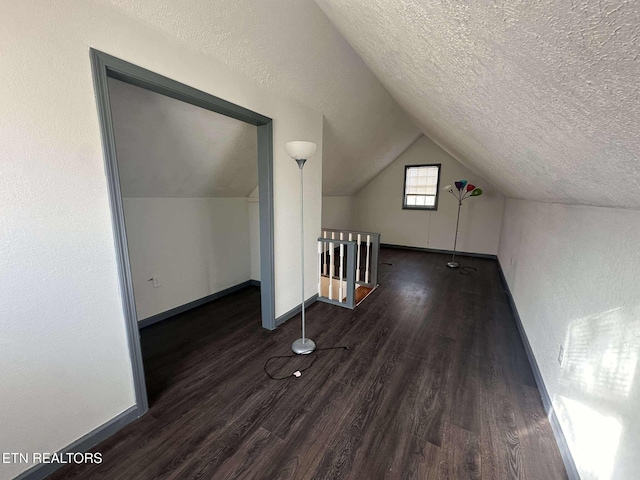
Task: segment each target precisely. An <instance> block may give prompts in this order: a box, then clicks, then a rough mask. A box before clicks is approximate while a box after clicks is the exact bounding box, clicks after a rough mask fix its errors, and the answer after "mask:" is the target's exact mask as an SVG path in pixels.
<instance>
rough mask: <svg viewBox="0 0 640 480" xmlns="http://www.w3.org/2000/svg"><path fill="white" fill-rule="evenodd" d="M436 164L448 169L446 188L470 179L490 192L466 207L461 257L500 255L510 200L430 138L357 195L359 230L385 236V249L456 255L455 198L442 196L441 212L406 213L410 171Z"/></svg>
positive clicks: (444, 177)
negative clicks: (405, 248)
mask: <svg viewBox="0 0 640 480" xmlns="http://www.w3.org/2000/svg"><path fill="white" fill-rule="evenodd" d="M431 163H440V164H442V167H441V169H440V187H441V188H442V187H443V186H445V185H448V184H453V182H454V181H456V180H459V179H462V178H464V179H467V180H468V181H469V183H472V184H474V185H476V186H477V187H480V188H482V190H483V192H484V193H483V195H482V196H480V197H476V198H470V199H468V200H466V201H465V202H464V203H463V205H462V210H461V212H460V230H459V233H458V246H457V249H458V251H462V252H473V253H487V254H493V255H495V254H497V253H498V242H499V239H500V226H501V222H502V209H503V208H504V196H503V195H502V193H500V191H498V190H497V189H496V188H495V187H493V186H492V185H490V184H489V183H487V182H486V181H484V180H483V179H481V178H479V177H478V176H477V175H474V174H473V173H472V172H470V171H469V170H468V169H467V168H465V167H464V166H463V165H462V164H460V163H459V162H458V161H457V160H455V159H454V158H453V157H452V156H451V155H449V154H448V153H447V152H445V151H444V150H442V149H441V148H440V147H438V146H437V145H436V144H435V143H433V142H432V141H431V140H430V139H429V138H427V137H424V136H423V137H421V138H420V139H419V140H418V141H417V142H416V143H414V144H413V145H412V146H411V147H409V148H408V149H407V150H406V151H405V152H404V153H403V154H402V155H400V157H398V158H397V159H396V160H395V161H394V162H393V163H392V164H391V165H389V166H388V167H387V168H386V169H385V170H383V171H382V173H380V175H378V176H377V177H376V178H374V179H373V180H372V181H371V183H369V184H368V185H367V186H366V187H364V188H363V189H362V190H360V191H359V192H358V193H357V194H356V195H355V206H354V209H353V220H354V225H355V228H357V229H358V230H362V231H369V232H378V233H381V234H382V236H381V241H382V242H383V243H391V244H395V245H406V246H412V247H426V248H434V249H442V250H452V249H453V237H454V235H455V227H456V214H457V209H458V203H457V201H456V199H455V198H454V197H453V196H451V194H450V193H447V192H442V191H440V192H439V199H438V210H437V211H429V210H403V209H402V193H403V182H404V167H405V165H420V164H431ZM352 228H353V227H352Z"/></svg>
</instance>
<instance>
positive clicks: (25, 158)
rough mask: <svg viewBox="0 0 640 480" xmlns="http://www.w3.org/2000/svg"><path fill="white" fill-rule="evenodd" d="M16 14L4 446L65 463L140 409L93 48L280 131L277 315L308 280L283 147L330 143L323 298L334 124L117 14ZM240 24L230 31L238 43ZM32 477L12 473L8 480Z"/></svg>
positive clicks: (15, 7)
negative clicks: (62, 453)
mask: <svg viewBox="0 0 640 480" xmlns="http://www.w3.org/2000/svg"><path fill="white" fill-rule="evenodd" d="M183 8H185V7H183ZM2 11H3V13H2V15H3V20H4V22H3V28H2V29H0V43H1V44H2V61H3V67H2V68H1V69H0V84H2V85H3V86H4V88H3V89H2V91H1V92H0V130H1V131H2V135H1V136H0V157H1V158H2V162H0V205H2V208H1V209H0V231H1V232H2V235H0V278H2V288H1V289H0V365H2V368H1V369H0V385H2V395H0V424H1V425H2V430H1V432H0V443H1V445H2V449H3V451H16V452H34V451H36V452H52V451H56V450H58V449H60V448H63V447H64V446H66V445H68V444H70V443H71V442H73V441H75V440H76V439H78V438H79V437H81V436H82V435H84V434H86V433H88V432H90V431H91V430H93V429H94V428H96V427H98V426H100V425H102V424H104V423H105V422H107V421H108V420H110V419H112V418H113V417H115V416H116V415H118V414H119V413H121V412H123V411H124V410H126V409H127V408H129V407H130V406H132V405H133V404H134V401H135V400H134V390H133V383H132V374H131V364H130V358H129V353H128V348H127V340H126V333H125V322H124V318H123V311H122V302H121V297H120V292H119V286H118V277H117V268H116V258H115V249H114V242H113V231H112V228H111V218H110V212H109V202H108V197H107V182H106V178H105V173H104V161H103V156H102V149H101V139H100V130H99V126H98V115H97V111H96V103H95V94H94V90H93V84H92V76H91V66H90V61H89V47H90V46H91V47H95V48H97V49H99V50H102V51H105V52H107V53H109V54H112V55H115V56H117V57H120V58H122V59H124V60H127V61H130V62H133V63H135V64H138V65H140V66H142V67H144V68H147V69H149V70H152V71H154V72H158V73H160V74H162V75H165V76H168V77H170V78H173V79H175V80H177V81H180V82H183V83H186V84H188V85H190V86H193V87H195V88H198V89H200V90H203V91H205V92H208V93H211V94H213V95H216V96H219V97H222V98H224V99H226V100H228V101H230V102H233V103H236V104H239V105H242V106H244V107H246V108H249V109H252V110H254V111H257V112H259V113H261V114H263V115H266V116H269V117H271V118H273V119H274V123H273V127H274V129H273V140H274V142H273V146H274V147H273V148H274V195H275V198H274V201H275V219H274V224H275V225H274V228H275V263H276V271H275V291H276V315H281V314H283V313H284V312H286V311H288V310H290V309H291V308H293V307H295V306H296V305H297V304H298V303H299V298H298V296H299V295H298V291H297V289H295V288H290V286H291V285H292V284H298V282H299V280H300V273H299V265H300V260H299V258H298V256H297V255H292V254H291V252H295V251H298V249H299V240H298V236H297V235H291V234H290V232H291V231H292V230H293V231H296V229H297V227H298V225H299V223H298V222H299V219H298V214H299V211H298V193H299V192H298V168H297V165H296V164H295V162H294V161H293V160H291V158H289V157H288V156H287V153H286V151H285V148H284V144H285V142H287V141H290V140H302V139H304V140H310V141H314V142H316V143H317V144H318V151H317V152H316V154H315V155H314V156H313V157H312V159H310V160H309V161H308V162H307V165H306V166H305V174H306V175H305V177H306V191H305V192H306V201H305V206H306V213H305V215H306V218H305V226H306V239H305V241H306V242H307V249H306V251H307V252H308V261H307V262H306V265H307V267H308V268H307V270H306V272H305V274H306V285H307V286H308V290H307V292H306V293H307V296H311V295H313V291H314V289H315V282H314V281H313V280H314V279H315V278H316V274H317V272H316V263H315V261H314V259H315V238H317V234H318V231H319V229H320V216H321V203H322V193H321V178H322V129H323V118H322V114H321V112H319V111H317V110H314V109H311V108H308V107H306V106H304V105H301V104H299V103H297V102H295V101H292V100H290V99H289V97H288V96H287V92H286V90H285V89H282V90H280V91H277V90H276V89H275V88H272V89H269V90H267V89H265V88H263V87H262V86H261V84H260V83H259V80H260V79H250V78H248V77H246V76H244V75H243V74H240V73H238V72H234V71H232V70H230V69H229V67H228V66H226V65H225V63H224V62H223V61H221V60H219V59H218V57H216V56H215V54H212V53H209V54H208V55H205V54H204V53H202V49H200V48H198V46H197V45H196V46H193V45H192V46H187V44H185V43H184V42H183V41H182V40H180V39H178V38H177V37H175V36H171V35H169V34H167V33H165V32H163V31H162V30H160V29H158V28H156V27H155V26H154V24H153V22H152V21H151V22H148V21H146V20H142V19H140V18H139V17H136V16H132V15H130V14H128V13H126V12H123V11H122V10H121V9H120V8H119V7H117V6H114V5H113V4H111V3H109V2H102V1H97V0H95V1H94V0H91V1H86V2H55V3H50V2H38V3H37V6H36V5H35V4H34V3H33V2H28V1H26V2H4V3H3V8H2ZM236 13H238V15H239V16H241V15H242V12H236ZM237 18H239V17H232V18H231V19H230V20H229V19H227V20H228V21H229V22H230V23H229V24H226V25H225V27H226V28H227V29H228V30H229V31H238V27H237V23H236V20H237ZM239 34H241V33H239ZM28 467H29V465H24V464H20V465H12V464H0V477H2V478H10V477H12V476H15V475H17V474H18V473H19V472H20V471H22V470H25V469H26V468H28Z"/></svg>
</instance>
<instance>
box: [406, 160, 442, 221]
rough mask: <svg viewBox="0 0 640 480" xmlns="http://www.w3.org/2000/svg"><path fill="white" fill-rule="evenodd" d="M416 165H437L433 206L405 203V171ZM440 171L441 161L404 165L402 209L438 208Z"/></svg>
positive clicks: (434, 209)
mask: <svg viewBox="0 0 640 480" xmlns="http://www.w3.org/2000/svg"><path fill="white" fill-rule="evenodd" d="M417 167H437V168H438V181H437V183H436V194H435V195H434V196H435V200H434V202H433V206H432V207H431V206H427V205H407V204H406V200H407V173H408V172H409V169H410V168H417ZM441 173H442V164H441V163H425V164H419V165H405V166H404V178H403V184H402V209H403V210H433V211H436V210H438V197H439V196H440V195H439V193H440V174H441Z"/></svg>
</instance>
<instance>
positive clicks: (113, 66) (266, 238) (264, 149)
mask: <svg viewBox="0 0 640 480" xmlns="http://www.w3.org/2000/svg"><path fill="white" fill-rule="evenodd" d="M89 54H90V57H91V66H92V70H93V84H94V88H95V95H96V103H97V108H98V117H99V122H100V132H101V136H102V152H103V155H104V162H105V173H106V177H107V183H108V190H109V202H110V207H111V220H112V223H113V234H114V242H115V250H116V256H117V263H118V276H119V280H120V293H121V296H122V306H123V310H124V317H125V321H126V325H127V337H128V344H129V352H130V355H131V364H132V370H133V382H134V388H135V395H136V405H137V408H138V416H141V415H144V414H145V413H146V412H147V411H148V410H149V402H148V399H147V388H146V384H145V376H144V367H143V363H142V350H141V348H140V333H139V327H138V317H137V314H136V304H135V297H134V292H133V281H132V276H131V264H130V261H129V250H128V247H127V233H126V227H125V221H124V209H123V204H122V193H121V191H120V177H119V173H118V161H117V154H116V142H115V135H114V129H113V119H112V117H111V106H110V105H111V104H110V99H109V89H108V85H107V78H108V77H111V78H115V79H116V80H120V81H123V82H126V83H129V84H131V85H135V86H138V87H142V88H144V89H146V90H151V91H153V92H156V93H160V94H162V95H166V96H168V97H171V98H175V99H176V100H181V101H183V102H186V103H190V104H192V105H196V106H198V107H201V108H204V109H207V110H211V111H212V112H216V113H220V114H222V115H226V116H228V117H231V118H235V119H237V120H240V121H243V122H246V123H249V124H251V125H255V126H256V127H257V130H258V187H259V200H260V207H259V212H260V290H261V309H262V326H263V327H264V328H266V329H268V330H273V329H275V328H276V321H275V277H274V271H275V269H274V251H273V236H274V235H273V120H272V119H271V118H269V117H265V116H264V115H260V114H259V113H256V112H253V111H251V110H248V109H246V108H244V107H241V106H239V105H235V104H233V103H231V102H228V101H226V100H223V99H222V98H218V97H215V96H213V95H210V94H208V93H205V92H203V91H201V90H197V89H195V88H193V87H189V86H187V85H185V84H183V83H180V82H177V81H175V80H172V79H170V78H167V77H164V76H162V75H159V74H157V73H154V72H152V71H150V70H146V69H144V68H142V67H139V66H137V65H134V64H132V63H129V62H126V61H124V60H121V59H119V58H116V57H113V56H111V55H108V54H106V53H104V52H101V51H98V50H95V49H93V48H91V49H90V52H89Z"/></svg>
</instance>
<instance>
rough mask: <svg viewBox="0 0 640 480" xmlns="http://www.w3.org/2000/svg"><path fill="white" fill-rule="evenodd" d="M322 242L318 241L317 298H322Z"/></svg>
mask: <svg viewBox="0 0 640 480" xmlns="http://www.w3.org/2000/svg"><path fill="white" fill-rule="evenodd" d="M323 250H324V247H323V246H322V241H320V240H318V296H319V297H321V296H322V252H323Z"/></svg>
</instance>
